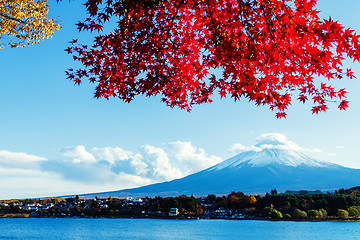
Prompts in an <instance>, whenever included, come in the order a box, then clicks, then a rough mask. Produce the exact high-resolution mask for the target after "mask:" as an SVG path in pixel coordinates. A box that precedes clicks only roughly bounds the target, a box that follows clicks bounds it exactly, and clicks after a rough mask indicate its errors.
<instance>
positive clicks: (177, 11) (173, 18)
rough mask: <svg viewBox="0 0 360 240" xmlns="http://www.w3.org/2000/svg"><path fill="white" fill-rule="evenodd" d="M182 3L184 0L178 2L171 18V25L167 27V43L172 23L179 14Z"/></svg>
mask: <svg viewBox="0 0 360 240" xmlns="http://www.w3.org/2000/svg"><path fill="white" fill-rule="evenodd" d="M183 3H184V0H180V2H179V4H178V5H177V7H176V12H175V14H174V16H173V17H172V18H171V23H170V25H169V29H168V31H167V34H166V39H165V42H167V40H168V38H169V35H170V31H171V29H172V28H173V26H174V21H175V18H176V17H177V15H178V13H179V10H180V7H181V5H182V4H183Z"/></svg>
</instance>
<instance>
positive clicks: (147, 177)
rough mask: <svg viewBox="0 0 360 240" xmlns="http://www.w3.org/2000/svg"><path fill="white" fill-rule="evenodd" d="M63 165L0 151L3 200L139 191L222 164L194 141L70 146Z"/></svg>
mask: <svg viewBox="0 0 360 240" xmlns="http://www.w3.org/2000/svg"><path fill="white" fill-rule="evenodd" d="M59 153H60V154H61V157H59V158H58V159H60V160H48V159H46V158H44V157H39V156H35V155H31V154H27V153H14V152H9V151H5V150H3V151H0V199H1V198H6V197H9V198H10V197H17V198H19V197H43V196H56V195H67V194H75V193H76V194H79V193H87V192H101V191H110V190H117V189H124V188H133V187H139V186H144V185H148V184H151V183H156V182H163V181H169V180H173V179H176V178H181V177H184V176H185V175H187V174H190V173H194V172H196V171H200V170H202V169H204V168H207V167H210V166H212V165H214V164H216V163H219V162H221V161H222V159H221V158H220V157H217V156H214V155H209V154H207V153H206V152H205V150H204V149H202V148H198V147H195V146H193V145H192V144H191V142H180V141H176V142H170V143H168V144H164V145H163V146H161V147H156V146H151V145H144V146H141V147H140V148H139V149H138V151H136V152H132V151H127V150H124V149H122V148H120V147H102V148H98V147H94V148H91V149H90V150H87V149H86V148H85V146H82V145H79V146H72V147H65V148H63V149H61V150H60V152H59Z"/></svg>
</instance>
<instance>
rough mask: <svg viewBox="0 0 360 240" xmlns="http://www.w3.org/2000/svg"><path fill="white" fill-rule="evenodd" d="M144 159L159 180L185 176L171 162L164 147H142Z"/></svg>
mask: <svg viewBox="0 0 360 240" xmlns="http://www.w3.org/2000/svg"><path fill="white" fill-rule="evenodd" d="M142 150H143V154H144V160H146V162H147V164H148V166H151V167H150V172H151V174H152V176H153V177H154V178H156V179H159V180H171V179H176V178H181V177H183V176H184V174H183V172H182V171H181V170H180V169H179V168H176V167H173V166H172V165H171V164H170V160H169V158H168V156H167V154H166V152H165V151H164V149H162V148H156V147H154V146H150V145H145V146H143V147H142Z"/></svg>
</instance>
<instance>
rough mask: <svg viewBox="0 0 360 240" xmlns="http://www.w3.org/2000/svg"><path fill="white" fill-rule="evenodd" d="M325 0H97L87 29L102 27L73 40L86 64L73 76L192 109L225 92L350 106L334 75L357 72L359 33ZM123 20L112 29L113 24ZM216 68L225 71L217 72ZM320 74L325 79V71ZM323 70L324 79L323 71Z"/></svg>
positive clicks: (282, 102)
mask: <svg viewBox="0 0 360 240" xmlns="http://www.w3.org/2000/svg"><path fill="white" fill-rule="evenodd" d="M316 3H317V1H316V0H172V1H161V0H88V1H87V2H86V4H85V5H86V7H87V12H88V15H89V17H88V18H87V19H86V20H85V21H83V22H79V23H78V29H79V30H80V31H99V32H100V34H99V35H98V36H96V37H95V38H94V42H93V45H92V46H86V45H83V44H80V43H78V42H77V40H73V41H72V45H71V46H70V47H69V48H68V49H67V52H68V53H70V54H72V55H73V58H74V59H75V60H77V61H80V62H81V63H82V65H83V68H81V69H75V70H74V69H69V70H68V71H67V74H68V77H69V78H70V79H71V80H73V81H75V83H80V82H81V81H82V80H83V79H84V78H85V79H88V80H90V82H94V83H96V84H97V86H96V92H95V97H98V98H99V97H105V98H110V97H119V98H120V99H123V100H124V101H126V102H130V101H131V100H132V99H133V98H134V97H135V96H136V95H139V94H140V95H145V96H153V95H161V99H162V101H163V102H165V103H166V104H167V105H168V106H170V107H174V106H177V107H180V108H182V109H186V110H188V111H190V110H191V108H192V106H193V105H195V104H201V103H206V102H211V101H212V100H211V97H212V95H213V94H214V93H215V92H218V93H219V94H220V96H221V97H232V98H234V99H235V100H239V99H242V98H246V99H248V100H251V101H254V102H255V103H256V104H258V105H263V104H266V105H268V106H269V107H270V109H272V110H275V111H276V116H277V117H279V118H281V117H285V116H286V113H285V111H286V109H287V108H288V106H289V105H290V104H291V101H292V99H293V98H296V99H297V100H298V101H300V102H306V101H311V102H313V106H312V112H313V113H318V112H321V111H326V109H327V108H328V107H327V104H328V102H329V101H332V102H337V104H338V108H339V109H340V110H343V109H346V108H347V107H348V101H347V100H346V96H345V94H346V91H345V90H344V89H335V88H334V87H332V86H331V85H329V84H328V83H327V82H328V80H334V79H340V78H343V77H345V76H346V77H348V78H354V73H353V72H352V70H351V69H348V68H345V67H343V62H344V60H345V58H350V59H353V60H354V61H359V59H360V48H359V38H360V36H359V35H357V34H356V33H355V32H354V31H353V30H350V29H346V28H344V27H343V26H342V25H340V24H339V23H338V22H336V21H333V20H332V19H328V20H323V19H320V18H319V16H318V14H319V11H318V10H317V9H316ZM107 22H111V23H114V22H116V28H115V29H114V30H113V31H112V32H110V33H106V34H105V31H104V33H103V34H101V33H102V32H103V29H104V24H106V23H107ZM214 70H216V71H218V72H220V73H221V74H216V75H215V74H212V73H213V72H214ZM319 78H320V80H319ZM321 79H322V80H321Z"/></svg>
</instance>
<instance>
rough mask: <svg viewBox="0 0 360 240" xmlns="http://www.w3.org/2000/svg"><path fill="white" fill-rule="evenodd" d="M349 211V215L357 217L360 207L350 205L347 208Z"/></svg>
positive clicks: (359, 213) (359, 214)
mask: <svg viewBox="0 0 360 240" xmlns="http://www.w3.org/2000/svg"><path fill="white" fill-rule="evenodd" d="M347 211H348V212H349V216H351V217H359V216H360V207H359V206H351V207H349V208H348V210H347Z"/></svg>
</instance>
